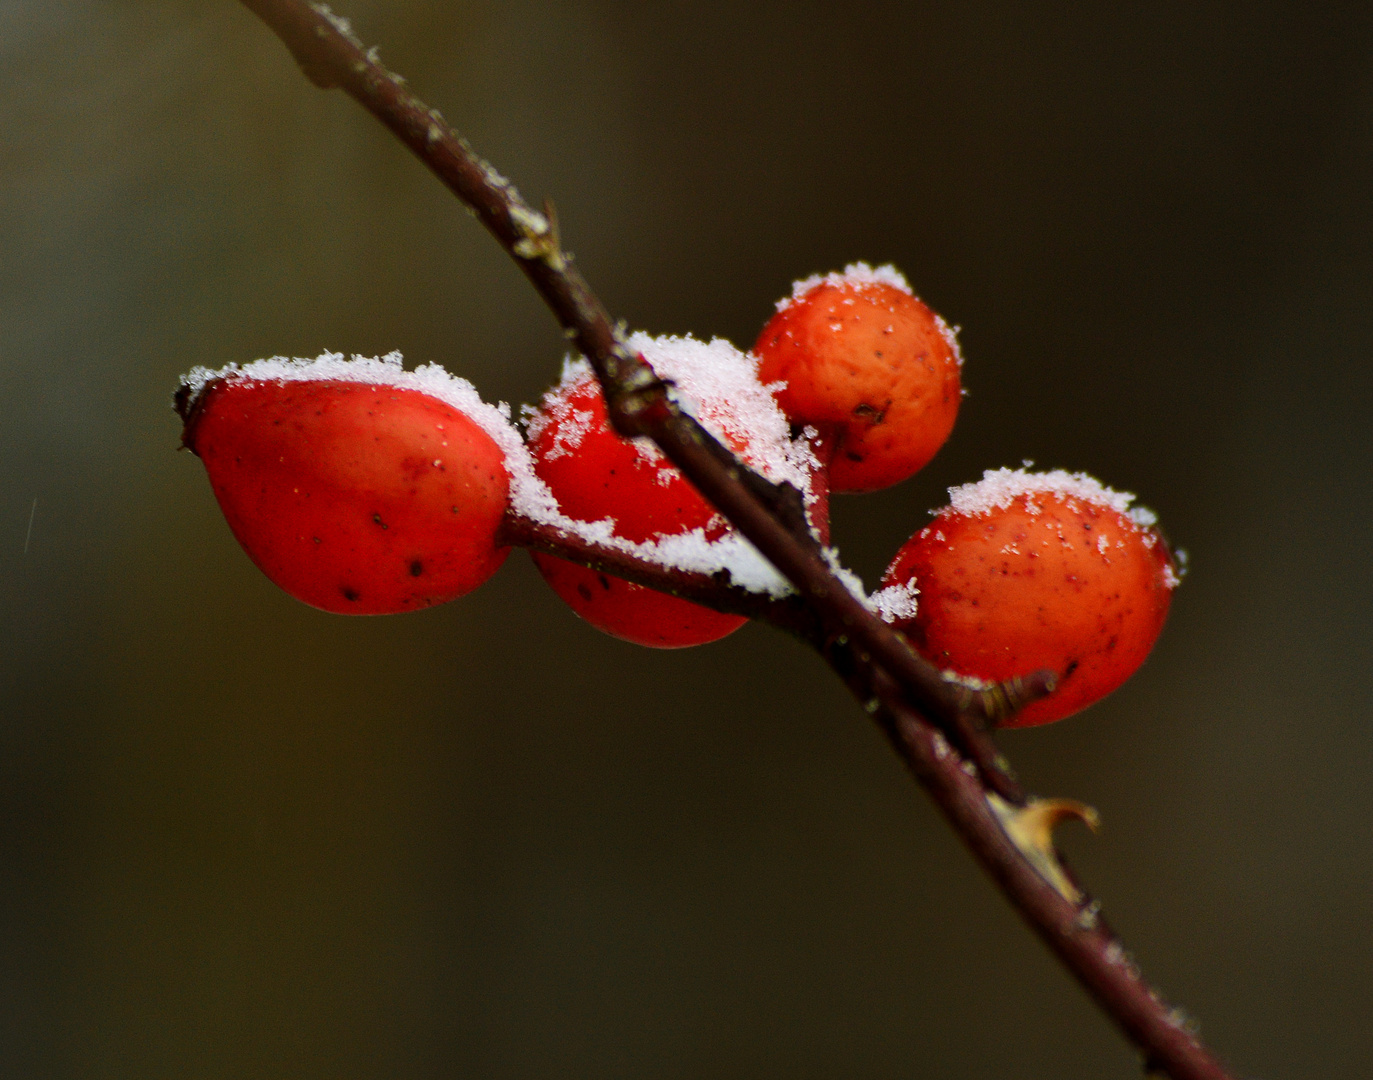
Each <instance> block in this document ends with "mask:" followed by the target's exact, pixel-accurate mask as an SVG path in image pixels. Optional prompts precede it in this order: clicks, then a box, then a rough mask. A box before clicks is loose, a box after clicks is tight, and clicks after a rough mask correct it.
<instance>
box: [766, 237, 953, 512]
mask: <svg viewBox="0 0 1373 1080" xmlns="http://www.w3.org/2000/svg"><path fill="white" fill-rule="evenodd" d="M777 306H778V311H777V313H776V314H775V315H774V316H773V317H772V318H771V319H770V320H769V321H768V323H767V325H766V326H765V327H763V332H762V333H761V334H759V336H758V342H757V344H756V345H755V346H754V352H755V353H757V354H758V356H759V357H760V358H761V360H762V364H761V368H760V371H759V375H760V377H761V378H762V380H763V381H764V382H765V383H773V382H784V383H785V384H786V385H785V387H784V388H783V389H782V390H780V391H779V392H778V395H777V400H778V403H779V404H780V405H781V406H782V409H783V411H785V412H786V414H787V415H788V416H789V417H791V419H792V420H793V421H795V422H797V423H802V424H814V425H816V426H817V427H827V428H831V429H832V430H833V432H834V435H835V441H836V448H835V453H834V458H833V461H832V463H831V465H830V483H831V486H832V488H833V490H835V491H841V492H842V491H875V490H877V489H878V488H883V487H888V486H890V485H892V484H895V483H898V482H899V481H901V480H904V479H906V478H907V477H908V476H910V475H911V474H913V473H914V472H916V471H917V470H919V469H921V468H922V467H924V465H925V464H926V463H927V462H928V461H929V460H930V459H931V458H932V457H934V455H935V453H936V452H938V450H939V448H940V447H941V446H943V445H944V442H945V440H946V439H947V438H948V437H949V432H950V431H952V430H953V424H954V419H955V418H956V417H957V415H958V406H959V402H960V400H961V398H962V387H961V383H960V369H961V367H962V359H961V357H960V355H959V351H958V344H957V341H956V340H955V338H954V335H953V332H952V331H951V330H950V329H949V327H948V326H946V325H945V323H944V321H943V320H942V319H941V318H940V317H939V316H938V315H936V314H935V313H934V312H933V311H931V310H930V309H929V308H928V307H926V306H925V305H924V304H923V303H921V302H920V300H918V299H917V298H916V297H915V296H914V295H913V294H912V292H911V289H910V286H909V285H908V284H907V283H906V280H905V278H904V277H902V276H901V274H900V273H898V272H897V271H896V270H895V269H894V268H892V267H890V266H883V267H879V268H878V269H877V270H873V269H872V268H871V267H869V266H867V265H866V264H864V263H855V264H853V265H851V266H849V267H846V268H845V271H844V273H842V274H830V275H828V276H826V277H814V278H807V279H806V280H804V281H798V282H797V283H796V285H795V287H794V289H793V293H792V296H791V297H789V298H787V299H785V300H782V301H780V302H779V303H778V305H777Z"/></svg>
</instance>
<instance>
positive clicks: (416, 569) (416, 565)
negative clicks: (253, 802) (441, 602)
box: [410, 559, 424, 577]
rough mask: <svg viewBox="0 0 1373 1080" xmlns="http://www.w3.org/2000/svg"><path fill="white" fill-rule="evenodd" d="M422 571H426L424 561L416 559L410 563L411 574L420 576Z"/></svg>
mask: <svg viewBox="0 0 1373 1080" xmlns="http://www.w3.org/2000/svg"><path fill="white" fill-rule="evenodd" d="M422 573H424V563H422V562H420V561H419V559H416V560H415V561H414V562H412V563H411V564H410V576H411V577H419V576H420V575H421V574H422Z"/></svg>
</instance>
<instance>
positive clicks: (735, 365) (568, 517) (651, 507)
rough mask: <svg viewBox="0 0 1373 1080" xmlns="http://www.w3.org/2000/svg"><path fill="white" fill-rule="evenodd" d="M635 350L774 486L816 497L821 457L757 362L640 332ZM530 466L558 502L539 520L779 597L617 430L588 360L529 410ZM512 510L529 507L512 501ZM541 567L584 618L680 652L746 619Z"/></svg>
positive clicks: (648, 446) (693, 494) (553, 564)
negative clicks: (813, 489)
mask: <svg viewBox="0 0 1373 1080" xmlns="http://www.w3.org/2000/svg"><path fill="white" fill-rule="evenodd" d="M628 344H629V347H630V348H631V349H634V350H635V351H637V352H638V353H640V354H641V355H642V356H643V357H644V358H645V359H646V360H647V361H648V362H649V363H650V364H651V365H652V366H653V368H654V370H655V371H657V373H658V374H659V375H660V376H661V377H662V378H664V379H665V380H669V381H670V382H671V384H672V393H673V396H674V397H675V399H676V400H677V401H678V403H679V404H680V405H681V406H682V407H683V409H685V410H686V411H687V412H689V413H691V414H692V415H693V416H695V417H696V418H697V419H698V420H700V422H701V423H702V424H703V425H705V427H706V428H707V429H708V430H710V431H711V432H712V433H713V434H715V435H716V436H717V437H718V438H720V439H721V440H722V441H724V442H725V443H726V445H728V446H730V447H731V449H733V450H734V451H735V452H736V453H739V454H740V455H741V456H742V457H743V459H744V460H745V461H746V462H747V463H748V464H749V465H750V466H751V467H753V468H755V469H757V470H758V471H759V472H761V473H762V474H763V475H764V476H766V477H767V478H768V479H770V480H773V481H776V482H785V483H791V484H793V485H794V486H795V487H797V488H798V489H799V490H800V491H802V492H803V493H806V494H807V495H809V492H810V486H811V485H810V476H811V470H812V468H813V467H814V466H815V464H816V463H815V461H814V459H813V457H812V455H811V453H810V449H809V446H808V444H807V443H806V442H805V440H804V439H800V440H796V441H793V440H792V439H791V437H790V426H789V424H788V422H787V419H786V417H785V416H784V415H783V414H782V412H781V410H780V409H778V407H777V405H776V403H775V402H774V401H773V399H772V396H771V394H770V393H769V392H768V390H767V389H766V388H765V387H764V386H763V385H762V384H761V383H760V382H759V380H758V375H757V361H756V360H755V359H754V358H753V357H750V356H748V355H746V354H744V353H741V352H740V351H739V350H738V349H736V348H735V347H734V346H733V345H731V344H729V342H727V341H723V340H720V339H715V340H713V341H710V342H702V341H697V340H695V339H693V338H690V337H670V336H669V337H659V338H654V337H650V336H649V335H647V334H642V333H639V334H634V335H632V336H631V337H630V338H629V342H628ZM527 419H528V431H529V447H530V450H531V452H532V454H533V457H534V462H535V470H536V473H537V475H538V477H539V478H540V479H541V480H542V481H544V482H545V483H546V484H547V485H548V488H549V490H550V491H551V492H552V493H553V495H554V496H555V497H556V500H557V513H556V516H555V517H553V518H550V517H549V516H548V515H547V514H546V513H539V514H537V515H530V516H535V517H536V518H537V519H538V520H543V521H548V522H549V523H551V524H555V525H557V526H559V527H561V528H565V529H567V530H568V531H571V532H574V533H575V534H576V535H579V536H582V537H585V538H586V539H589V540H592V541H594V542H597V543H602V544H608V545H610V546H612V547H616V548H618V549H620V550H625V551H629V552H631V553H633V554H635V555H637V556H638V557H640V558H642V559H645V560H646V561H649V562H655V563H658V564H659V565H663V566H668V567H673V568H677V569H683V570H691V571H697V572H704V573H718V572H720V571H722V570H723V571H725V572H726V573H728V575H729V579H730V581H731V582H732V583H734V584H736V585H742V586H744V587H746V588H754V589H758V590H760V591H767V592H770V593H773V594H774V595H781V594H783V593H785V591H787V586H786V583H785V582H784V581H783V580H782V579H781V578H780V576H779V575H777V573H776V571H775V570H773V569H772V567H771V566H770V565H769V564H768V563H767V562H766V561H765V560H764V559H763V558H762V556H761V555H759V554H758V553H757V551H756V550H755V549H754V548H753V547H752V545H750V544H748V542H747V541H745V540H744V539H743V538H742V537H740V536H739V535H738V534H737V533H735V532H734V531H733V530H731V529H729V528H728V525H727V523H726V522H725V521H724V519H723V518H722V517H721V516H720V515H719V514H718V513H717V512H716V511H715V509H714V508H713V507H712V506H711V505H710V504H709V503H708V502H707V501H706V500H705V499H704V498H703V497H702V496H701V495H700V493H699V492H697V491H696V489H695V488H694V487H693V486H692V485H691V484H690V483H689V482H688V481H687V480H686V478H685V477H683V476H682V475H681V473H680V472H678V470H677V469H676V467H675V466H673V465H672V463H671V462H669V461H668V460H667V458H666V457H664V456H663V455H662V453H661V452H660V451H659V450H658V449H657V447H656V446H654V445H653V443H652V442H650V441H649V440H646V439H633V440H627V439H624V438H621V437H620V436H619V435H617V434H616V433H615V432H614V431H613V430H612V429H611V427H610V424H609V420H608V417H607V414H606V408H605V403H604V400H603V399H602V396H601V392H600V387H599V386H598V384H597V382H596V379H595V376H594V374H593V373H592V371H591V368H590V366H589V365H588V364H587V363H586V362H585V361H582V360H576V361H569V362H568V363H567V364H565V365H564V370H563V378H562V381H561V382H560V383H559V385H558V386H557V387H555V388H554V389H552V390H550V391H549V392H548V393H547V394H545V395H544V398H543V401H542V402H541V403H540V405H539V407H538V408H537V409H530V410H528V412H527ZM516 508H517V510H520V511H521V512H523V508H522V507H520V506H519V505H518V504H517V507H516ZM534 560H535V562H536V564H537V565H538V566H539V569H540V570H541V571H542V573H543V574H544V577H545V578H546V579H547V580H548V582H549V584H550V585H551V586H552V587H553V588H554V590H555V591H556V592H557V593H558V594H559V595H560V596H561V597H562V598H563V599H564V600H565V601H566V602H567V603H568V604H569V605H570V606H571V607H572V608H573V610H574V611H576V612H577V613H578V614H579V615H581V616H582V617H583V618H585V619H587V621H589V622H591V623H592V624H593V625H595V626H597V627H599V628H600V629H602V630H605V631H606V632H607V633H611V634H614V635H615V636H617V637H621V638H624V639H626V640H630V641H635V642H638V643H640V644H645V645H653V646H658V647H665V648H671V647H678V646H685V645H694V644H701V643H704V642H706V641H713V640H716V639H718V638H720V637H723V636H724V635H725V634H728V633H730V632H732V631H733V630H735V629H737V628H738V627H739V626H741V625H742V624H743V622H744V620H743V619H741V618H739V617H737V616H732V615H722V614H720V613H718V612H715V611H711V610H709V609H707V608H703V607H700V606H698V605H696V604H691V603H688V602H687V601H684V600H680V599H677V598H676V597H672V596H669V595H666V594H663V593H658V592H655V591H653V590H651V589H645V588H643V587H642V586H638V585H634V584H631V583H629V582H626V581H623V580H621V579H619V578H615V577H613V576H610V575H607V574H603V573H599V572H597V571H594V570H589V569H587V568H585V567H581V566H578V565H575V564H572V563H568V562H566V561H564V560H560V559H556V558H554V557H552V556H548V555H542V554H535V555H534Z"/></svg>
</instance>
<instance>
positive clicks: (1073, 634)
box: [879, 469, 1178, 727]
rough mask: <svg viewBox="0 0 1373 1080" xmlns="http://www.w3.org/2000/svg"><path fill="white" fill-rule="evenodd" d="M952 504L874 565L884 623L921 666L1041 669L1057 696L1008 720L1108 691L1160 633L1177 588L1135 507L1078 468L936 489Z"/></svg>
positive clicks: (1044, 716)
mask: <svg viewBox="0 0 1373 1080" xmlns="http://www.w3.org/2000/svg"><path fill="white" fill-rule="evenodd" d="M949 494H950V496H951V497H952V498H951V501H952V505H950V506H948V507H946V508H944V509H943V510H941V511H940V512H939V513H938V515H937V516H936V517H935V519H934V521H933V522H931V523H930V524H929V525H927V526H926V527H925V528H924V529H922V530H921V531H920V532H918V533H917V534H916V535H915V536H913V537H912V538H911V539H910V540H909V541H908V542H907V543H906V545H905V546H904V547H903V548H902V549H901V550H900V551H899V552H898V553H897V556H896V559H895V560H894V561H893V562H892V564H891V566H889V567H888V568H887V572H886V575H885V577H884V578H883V585H884V586H885V588H884V589H883V590H882V593H881V594H879V596H880V598H881V600H882V601H884V602H885V603H886V604H888V605H890V604H891V603H892V601H893V598H894V596H896V595H899V594H900V593H901V592H902V591H904V592H905V594H906V595H907V596H909V595H910V594H911V593H912V592H916V591H918V593H919V600H918V603H917V604H916V605H915V609H916V610H915V613H914V616H913V617H912V616H910V614H909V607H907V609H906V611H905V612H904V613H903V614H902V615H901V616H898V617H897V618H895V619H894V622H895V624H896V625H897V626H898V628H900V629H901V630H902V631H904V632H905V633H906V635H907V636H908V637H909V638H910V639H911V643H912V644H913V645H914V646H915V647H916V649H917V650H918V651H919V652H920V653H921V654H922V655H924V656H925V657H926V658H927V659H929V660H930V661H931V662H933V663H935V664H938V665H939V666H940V667H943V668H947V669H951V670H953V671H955V672H957V673H959V674H961V675H972V676H975V677H977V678H980V679H987V680H1001V679H1007V678H1010V677H1012V676H1014V675H1024V674H1028V673H1029V672H1032V671H1036V670H1039V669H1042V668H1049V669H1051V670H1053V671H1055V672H1057V673H1058V675H1059V684H1058V688H1057V689H1056V690H1054V692H1053V693H1052V694H1050V695H1049V696H1048V697H1046V698H1044V699H1042V700H1040V701H1037V702H1034V703H1032V704H1031V705H1029V706H1027V707H1026V708H1025V709H1024V710H1023V711H1022V712H1020V713H1019V714H1018V715H1017V716H1016V717H1015V718H1014V719H1013V720H1012V721H1011V722H1010V726H1012V727H1028V726H1031V725H1035V724H1045V723H1048V722H1049V721H1051V720H1058V719H1061V718H1062V717H1065V716H1068V715H1070V714H1071V713H1074V712H1077V711H1078V710H1079V709H1083V708H1086V707H1087V706H1088V705H1090V704H1091V703H1092V702H1094V701H1096V700H1098V699H1099V698H1102V697H1104V696H1105V695H1107V694H1109V693H1110V692H1111V691H1112V690H1114V689H1115V688H1116V687H1118V686H1119V685H1120V684H1121V683H1123V682H1124V681H1125V680H1126V679H1127V678H1129V676H1130V675H1131V674H1132V673H1133V672H1134V671H1135V669H1136V668H1137V667H1139V665H1140V664H1141V663H1143V662H1144V658H1145V657H1146V656H1147V655H1148V654H1149V650H1150V649H1151V648H1153V645H1154V641H1155V639H1157V637H1158V635H1159V631H1160V630H1161V629H1162V628H1163V621H1164V618H1165V617H1166V616H1167V614H1168V605H1169V603H1170V602H1171V600H1172V595H1173V588H1174V586H1175V585H1176V584H1177V582H1178V578H1177V575H1176V573H1175V570H1174V564H1173V559H1172V556H1171V555H1170V553H1169V550H1168V546H1167V544H1166V543H1165V542H1164V540H1163V538H1162V536H1161V535H1160V534H1159V533H1158V532H1157V531H1156V530H1155V529H1154V528H1153V521H1154V518H1153V515H1152V514H1150V513H1149V512H1148V511H1147V510H1143V509H1134V510H1131V509H1130V508H1129V507H1130V502H1131V501H1132V499H1133V498H1134V497H1133V496H1131V495H1125V494H1121V493H1118V492H1114V491H1111V490H1109V489H1108V488H1105V487H1103V486H1102V485H1101V484H1100V483H1098V482H1097V481H1096V480H1093V479H1092V478H1091V477H1088V476H1085V475H1083V474H1081V473H1078V474H1069V473H1065V472H1061V471H1060V472H1051V473H1028V472H1025V471H1024V470H1019V469H1018V470H1014V471H1012V470H1010V469H1001V470H998V471H995V472H992V471H989V472H987V473H986V474H985V475H984V477H983V479H982V481H981V482H980V483H977V484H968V485H966V486H964V487H961V488H952V489H950V492H949Z"/></svg>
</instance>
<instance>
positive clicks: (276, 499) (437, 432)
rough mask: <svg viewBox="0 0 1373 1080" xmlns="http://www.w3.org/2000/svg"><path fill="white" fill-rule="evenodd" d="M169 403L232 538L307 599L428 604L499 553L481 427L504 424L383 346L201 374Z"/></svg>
mask: <svg viewBox="0 0 1373 1080" xmlns="http://www.w3.org/2000/svg"><path fill="white" fill-rule="evenodd" d="M406 384H408V385H406ZM421 387H423V389H421ZM433 390H437V391H438V392H439V393H440V394H443V395H444V396H447V397H450V398H452V399H454V400H452V401H449V400H443V398H442V397H440V396H435V394H434V393H432V392H428V391H433ZM177 397H178V408H179V409H180V410H181V412H182V415H183V418H184V419H185V420H186V428H185V433H184V435H183V441H184V443H185V445H186V446H187V447H189V448H190V449H191V450H192V451H193V452H194V453H195V454H197V455H198V456H199V457H200V459H201V460H202V461H203V462H204V463H205V468H206V471H207V472H208V473H209V476H210V484H211V486H212V487H213V488H214V492H215V496H216V498H217V499H218V500H219V505H220V508H221V509H222V510H223V512H224V517H225V519H226V520H227V521H228V523H229V527H230V528H231V529H232V530H233V533H234V536H235V537H237V538H238V541H239V543H240V544H241V545H242V546H243V549H244V551H246V552H247V553H248V555H249V557H250V558H251V559H252V560H253V562H255V563H256V564H257V565H258V567H259V568H260V569H261V570H262V571H263V573H265V574H266V575H267V576H268V577H269V578H270V579H271V580H272V581H273V582H275V583H276V584H277V585H279V586H280V587H281V588H283V589H284V590H286V592H288V593H290V594H291V595H292V596H294V597H296V598H297V599H299V600H303V601H305V603H307V604H312V605H313V606H315V607H318V608H323V609H324V610H325V611H332V612H339V613H343V614H358V615H377V614H385V613H390V612H399V611H411V610H415V609H418V608H423V607H428V606H430V605H432V604H440V603H444V602H445V601H448V600H453V599H455V598H457V597H459V596H462V595H463V594H464V593H467V592H470V591H471V590H473V589H475V588H476V587H477V586H478V585H480V584H481V583H482V582H484V581H485V580H486V579H487V578H489V577H490V576H491V575H492V574H493V573H495V571H496V569H497V568H498V567H499V566H500V565H501V563H502V562H504V561H505V557H506V555H507V554H509V548H505V547H498V546H497V544H496V530H497V527H498V526H499V525H500V522H501V518H502V516H503V515H504V513H505V509H506V506H507V504H508V499H509V483H510V481H509V476H508V474H507V470H506V465H505V455H504V453H503V452H502V450H501V448H500V447H499V446H498V445H497V443H496V441H495V440H494V439H493V437H492V434H490V433H489V431H488V430H487V427H489V426H492V425H493V424H495V423H501V422H504V421H503V420H502V419H501V418H500V417H499V416H498V415H496V416H495V417H494V419H493V416H492V415H486V414H485V413H489V414H495V410H494V409H492V408H491V407H490V406H486V405H483V404H482V403H481V402H480V400H479V399H477V398H476V393H475V391H472V390H471V387H470V385H468V384H467V383H465V382H463V381H462V380H457V379H451V378H450V377H448V376H447V375H446V374H444V373H442V372H441V371H439V369H435V368H430V369H425V370H424V372H423V374H419V373H406V372H404V371H403V370H402V369H401V367H400V362H399V357H398V356H394V355H393V356H392V357H388V358H387V359H386V360H385V361H377V360H371V361H354V362H351V363H350V362H346V361H343V360H342V358H341V357H338V356H336V355H330V354H326V356H325V357H322V358H321V359H320V360H317V361H282V360H275V361H260V362H259V363H257V364H251V365H248V366H247V367H246V368H243V369H238V368H229V369H226V370H225V371H223V372H207V371H204V370H203V369H198V370H197V371H196V372H193V373H192V375H191V376H190V377H189V379H188V383H187V385H186V386H184V387H183V390H182V392H181V393H179V394H178V396H177ZM455 402H456V404H455ZM463 405H466V406H468V408H462V407H459V406H463ZM483 410H485V413H483ZM472 412H476V413H478V414H480V418H481V420H482V421H483V422H484V424H485V425H486V426H483V423H479V422H478V421H477V420H476V419H474V418H473V415H471V413H472ZM512 434H515V433H514V432H513V431H512ZM516 437H518V435H516Z"/></svg>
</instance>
